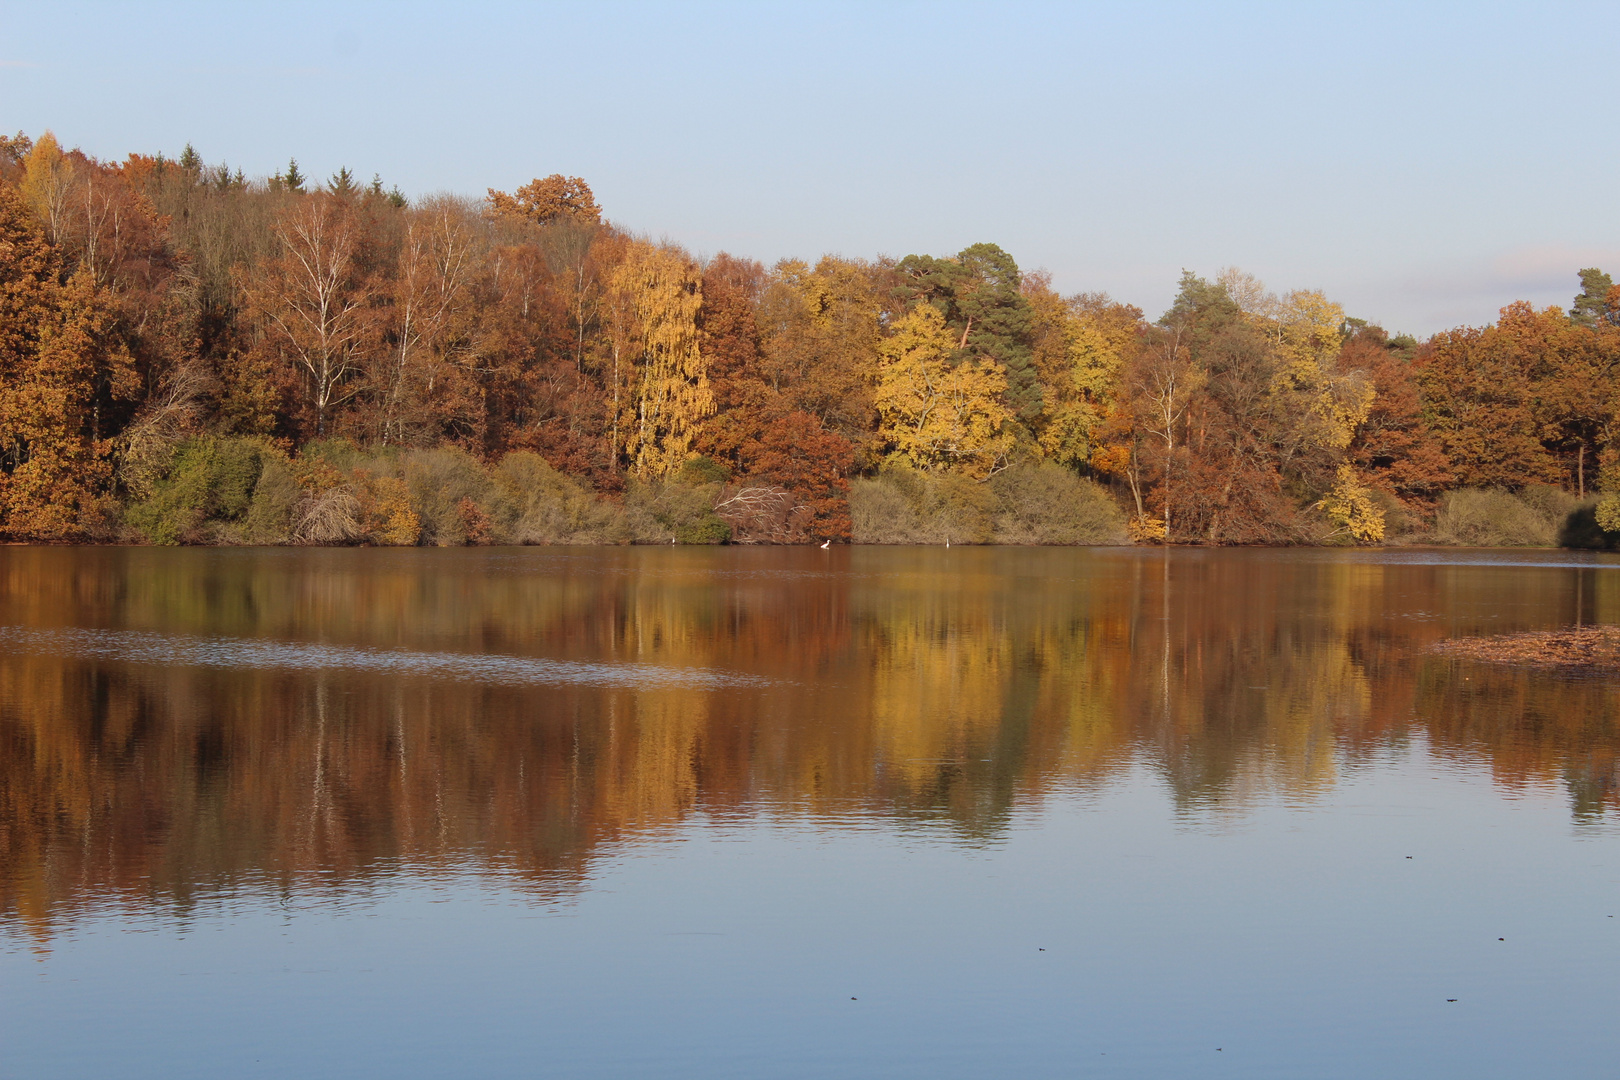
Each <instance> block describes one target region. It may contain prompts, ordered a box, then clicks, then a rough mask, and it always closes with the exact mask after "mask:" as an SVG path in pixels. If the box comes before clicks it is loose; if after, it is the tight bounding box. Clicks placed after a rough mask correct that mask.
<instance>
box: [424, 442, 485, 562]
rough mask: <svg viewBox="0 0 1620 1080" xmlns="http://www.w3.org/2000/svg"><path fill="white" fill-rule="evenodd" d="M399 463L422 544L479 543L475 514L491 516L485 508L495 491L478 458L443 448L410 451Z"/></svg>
mask: <svg viewBox="0 0 1620 1080" xmlns="http://www.w3.org/2000/svg"><path fill="white" fill-rule="evenodd" d="M401 460H402V462H403V465H404V472H405V483H406V486H407V487H408V488H409V489H410V493H411V509H413V510H415V511H416V514H417V516H418V517H419V518H420V519H421V523H422V543H424V544H430V545H436V546H438V547H456V546H459V545H461V544H466V543H469V542H476V541H478V540H480V539H481V538H480V537H479V536H478V535H477V533H478V527H479V517H478V515H479V514H482V515H486V516H489V517H493V516H494V515H490V514H489V512H488V509H486V508H487V507H489V506H490V504H491V502H492V497H493V496H494V495H495V493H496V492H495V485H494V483H493V482H492V481H491V480H490V478H489V474H488V473H486V472H485V471H484V467H483V466H482V465H481V464H479V462H478V459H477V458H475V457H473V456H472V455H471V454H469V453H467V452H466V451H465V450H461V449H458V448H456V447H444V448H442V449H438V450H412V451H410V452H409V453H406V454H403V455H401ZM468 504H470V506H471V511H476V513H473V512H471V511H470V510H469V505H468Z"/></svg>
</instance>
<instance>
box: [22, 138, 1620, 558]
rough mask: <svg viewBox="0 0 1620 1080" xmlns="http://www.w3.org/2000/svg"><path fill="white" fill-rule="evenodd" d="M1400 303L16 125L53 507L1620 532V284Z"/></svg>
mask: <svg viewBox="0 0 1620 1080" xmlns="http://www.w3.org/2000/svg"><path fill="white" fill-rule="evenodd" d="M1571 282H1572V288H1573V289H1575V290H1576V291H1577V295H1576V296H1575V297H1574V299H1573V301H1572V303H1571V305H1570V308H1569V309H1568V310H1567V311H1565V310H1562V309H1559V308H1547V309H1545V310H1536V309H1535V308H1533V307H1532V306H1530V305H1528V304H1525V303H1512V304H1509V305H1508V306H1506V307H1504V308H1503V309H1502V311H1501V315H1500V318H1499V319H1498V321H1497V322H1496V323H1494V324H1492V325H1489V326H1484V327H1461V328H1457V329H1454V330H1450V331H1446V332H1443V333H1440V334H1437V335H1435V336H1433V337H1432V338H1430V339H1429V340H1427V341H1418V340H1415V339H1413V338H1411V337H1409V336H1404V335H1398V336H1391V335H1390V334H1388V333H1387V332H1386V331H1385V330H1383V329H1381V328H1380V327H1378V326H1376V325H1372V324H1370V323H1368V322H1367V321H1365V320H1362V319H1358V318H1354V317H1352V316H1351V315H1350V314H1349V313H1347V312H1345V311H1344V310H1343V308H1342V307H1341V306H1340V305H1339V304H1337V303H1335V302H1334V301H1333V300H1332V299H1331V298H1330V297H1328V296H1326V295H1324V294H1323V293H1322V292H1320V291H1314V290H1310V289H1298V290H1294V291H1287V292H1273V291H1271V290H1269V289H1268V288H1267V287H1266V286H1265V285H1264V284H1263V283H1261V282H1260V281H1258V280H1256V279H1255V278H1254V277H1253V276H1251V275H1249V274H1246V273H1244V272H1242V271H1239V270H1235V269H1226V270H1222V271H1220V272H1219V273H1218V274H1216V275H1214V276H1213V277H1209V278H1205V277H1201V276H1199V275H1197V274H1195V273H1192V272H1184V273H1183V275H1182V278H1181V281H1180V288H1179V293H1178V295H1177V296H1176V299H1175V302H1174V304H1173V305H1172V306H1171V308H1170V309H1169V310H1168V311H1166V312H1164V313H1162V314H1161V315H1158V316H1152V315H1150V314H1147V313H1144V312H1143V311H1142V310H1141V309H1139V308H1136V307H1133V306H1131V305H1129V304H1126V303H1122V302H1119V301H1116V300H1113V299H1111V298H1110V297H1108V296H1107V295H1103V294H1080V295H1075V296H1063V295H1061V294H1059V293H1058V292H1057V291H1056V290H1055V289H1054V288H1053V287H1052V283H1051V280H1050V278H1049V277H1048V276H1047V275H1046V274H1044V273H1042V272H1039V271H1036V272H1023V271H1021V270H1020V268H1019V267H1018V265H1017V263H1016V261H1015V260H1014V258H1013V256H1012V255H1011V254H1009V253H1008V252H1006V251H1004V250H1002V249H1001V248H1000V247H998V246H997V245H995V244H994V243H977V244H973V245H972V246H969V247H967V248H965V249H963V250H962V251H960V252H957V253H955V254H952V255H940V254H935V255H919V254H912V255H906V256H904V257H903V258H889V257H877V258H872V259H869V260H868V259H858V258H846V257H841V256H832V255H828V256H823V257H822V258H820V259H819V260H818V261H815V262H809V261H800V260H796V259H787V260H783V261H781V262H778V263H777V264H776V265H774V266H771V267H766V266H763V265H761V264H760V263H758V262H754V261H751V260H749V259H745V258H739V257H734V256H731V255H727V254H724V253H722V254H719V255H716V256H714V257H712V258H709V259H706V260H698V259H696V258H694V257H693V256H692V255H690V254H689V253H687V252H685V251H683V250H681V249H680V248H678V247H676V246H674V245H672V244H669V243H654V242H650V241H649V240H647V239H645V238H643V237H639V236H636V235H632V234H631V233H628V232H626V231H625V230H623V229H621V228H618V227H616V226H614V225H613V224H612V223H611V222H610V221H609V220H608V219H607V218H606V217H605V215H604V211H603V208H602V207H599V206H598V205H597V203H596V200H595V197H594V195H593V193H592V191H591V189H590V187H589V185H588V184H587V183H586V182H585V181H584V180H582V179H580V178H578V177H568V176H562V175H553V176H549V177H546V178H544V179H536V180H534V181H533V182H531V183H529V184H526V185H524V186H522V187H519V188H517V189H516V190H515V191H512V192H503V191H496V190H493V189H492V190H490V191H489V192H488V195H487V197H486V198H483V199H471V198H462V197H456V196H448V195H438V196H428V197H422V198H409V199H408V198H406V197H405V196H404V195H402V194H401V193H400V192H399V191H398V190H397V189H394V188H385V186H384V184H383V182H382V181H381V179H379V178H373V179H371V180H369V181H367V180H364V179H363V178H361V177H358V176H356V175H355V174H353V173H351V172H350V171H349V170H348V169H344V170H342V171H340V172H339V173H337V174H336V175H334V176H332V177H330V178H327V179H325V180H317V179H316V178H312V177H306V176H304V175H303V174H302V173H301V171H300V170H299V168H298V165H297V163H296V161H294V162H290V163H289V164H288V166H287V167H286V169H285V170H283V171H282V172H281V173H279V174H277V175H275V176H272V177H269V178H267V179H250V178H248V177H245V176H244V175H243V174H242V172H241V171H239V170H232V169H231V168H230V167H229V166H227V165H224V164H209V163H207V162H205V161H204V160H203V159H202V158H201V157H200V156H199V155H198V154H197V153H196V152H195V151H193V150H192V149H191V148H190V147H187V148H186V151H185V152H184V153H183V154H182V155H180V156H179V157H178V158H176V159H170V158H165V157H163V156H161V155H158V156H143V155H131V156H130V157H129V158H128V159H127V160H125V161H123V162H103V161H98V160H95V159H94V158H92V157H89V156H87V155H85V154H83V153H81V152H79V151H76V150H73V151H70V150H65V149H64V148H63V147H62V146H61V145H60V144H59V143H58V141H57V140H56V139H55V138H54V137H53V136H52V135H50V134H49V133H46V134H44V135H41V136H40V137H38V138H37V139H34V138H30V137H28V136H26V135H21V134H19V135H18V136H16V137H14V138H9V139H6V138H0V535H3V536H4V537H5V538H6V539H9V540H12V541H20V542H45V543H63V542H66V543H84V542H119V543H152V544H292V543H302V544H322V545H355V544H363V545H418V544H426V545H464V544H484V543H540V544H544V543H633V542H634V543H665V544H668V543H728V542H729V543H811V542H815V543H821V542H826V541H832V542H847V541H853V542H857V543H937V542H941V541H948V542H958V543H1026V544H1027V543H1035V544H1052V543H1056V544H1076V543H1080V544H1090V543H1122V542H1137V543H1156V542H1171V543H1200V544H1376V543H1387V542H1422V543H1435V542H1440V543H1461V544H1530V545H1535V544H1541V545H1548V544H1568V545H1581V546H1608V545H1609V541H1610V538H1611V537H1613V536H1616V535H1620V440H1617V439H1616V435H1617V433H1620V429H1617V424H1616V421H1617V419H1620V394H1617V392H1616V391H1617V388H1620V383H1617V376H1620V287H1616V286H1614V285H1613V283H1612V281H1611V279H1610V278H1609V276H1608V275H1607V274H1605V273H1603V272H1602V271H1601V270H1599V269H1596V268H1587V269H1582V270H1579V271H1578V272H1572V276H1571Z"/></svg>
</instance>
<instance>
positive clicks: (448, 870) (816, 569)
mask: <svg viewBox="0 0 1620 1080" xmlns="http://www.w3.org/2000/svg"><path fill="white" fill-rule="evenodd" d="M1594 622H1596V623H1610V622H1620V560H1616V559H1613V558H1610V557H1605V556H1577V555H1565V554H1558V553H1549V552H1534V553H1529V552H1525V553H1502V552H1490V553H1480V552H1473V553H1470V552H1461V553H1456V552H1453V553H1433V552H1396V553H1388V552H1376V553H1359V552H1325V551H1283V552H1277V551H1201V550H1189V551H1171V552H1168V553H1166V552H1162V551H1139V550H1096V551H1087V550H1040V549H1037V550H1016V549H976V548H952V549H949V550H944V549H917V548H912V549H848V548H845V549H840V550H833V551H820V550H798V549H774V550H759V549H754V550H748V549H701V550H699V549H673V550H671V549H623V548H616V549H577V550H535V549H528V550H499V549H484V550H447V551H290V550H260V551H255V550H225V551H208V550H168V551H166V550H142V549H133V550H122V549H89V550H73V549H28V548H4V549H0V1078H5V1080H34V1078H54V1077H91V1076H94V1077H142V1078H144V1077H154V1078H156V1077H162V1078H164V1080H174V1078H182V1077H287V1076H299V1077H327V1076H331V1077H390V1078H399V1077H485V1076H488V1077H509V1076H545V1077H604V1078H605V1077H678V1078H684V1077H703V1078H714V1077H806V1078H808V1077H818V1078H819V1077H866V1076H873V1077H877V1076H882V1077H927V1078H930V1080H940V1078H951V1077H990V1076H1008V1077H1020V1078H1029V1077H1075V1076H1097V1077H1113V1076H1118V1077H1138V1076H1143V1077H1181V1076H1192V1077H1244V1078H1250V1077H1369V1076H1379V1077H1425V1078H1431V1077H1451V1076H1456V1077H1469V1078H1480V1077H1526V1076H1538V1075H1539V1076H1548V1075H1566V1076H1597V1075H1612V1073H1613V1070H1614V1068H1615V1061H1616V1055H1617V1053H1620V1029H1617V1027H1616V1025H1615V1021H1614V1018H1615V1016H1616V1014H1617V1011H1620V977H1617V975H1620V917H1617V916H1620V832H1617V831H1616V827H1615V825H1616V822H1617V820H1620V818H1617V815H1620V786H1617V781H1620V774H1617V761H1620V759H1617V751H1620V710H1617V705H1620V694H1617V691H1620V685H1617V684H1616V683H1615V682H1613V681H1609V680H1605V679H1598V678H1572V677H1569V676H1559V675H1553V674H1546V673H1536V672H1526V671H1520V670H1513V669H1505V668H1494V667H1490V666H1485V665H1477V664H1470V663H1467V662H1462V661H1457V660H1453V659H1449V658H1443V657H1438V656H1435V655H1433V654H1431V653H1430V652H1429V651H1428V650H1429V647H1430V646H1431V645H1432V644H1433V643H1434V642H1436V641H1438V640H1440V639H1442V638H1445V637H1447V636H1452V635H1458V634H1480V633H1499V632H1503V631H1508V630H1516V629H1523V628H1540V627H1556V626H1565V625H1570V624H1574V623H1594ZM1452 999H1455V1000H1452Z"/></svg>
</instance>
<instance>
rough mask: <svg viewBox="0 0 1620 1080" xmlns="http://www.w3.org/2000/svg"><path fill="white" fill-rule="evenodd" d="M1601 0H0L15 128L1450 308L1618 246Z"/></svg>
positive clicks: (1067, 267)
mask: <svg viewBox="0 0 1620 1080" xmlns="http://www.w3.org/2000/svg"><path fill="white" fill-rule="evenodd" d="M1614 15H1615V8H1614V6H1613V5H1612V4H1555V3H1541V4H1535V5H1530V4H1491V3H1481V2H1476V3H1470V4H1449V3H1431V4H1378V3H1361V4H1310V3H1290V4H1151V3H1144V4H1123V3H1122V4H1115V5H1086V4H1078V3H1075V4H1036V3H1029V4H1000V5H981V4H948V3H931V4H912V3H888V4H884V3H865V4H850V5H843V4H836V3H820V2H818V3H814V4H811V3H799V4H767V3H755V4H697V3H694V4H652V3H625V4H612V3H594V4H589V5H582V4H581V5H576V4H500V3H490V4H474V3H462V4H454V5H451V4H443V5H426V4H406V3H392V4H386V5H366V4H346V3H330V2H329V3H320V4H309V5H302V6H301V5H297V4H275V5H248V4H221V3H211V4H158V3H149V4H139V5H137V4H111V3H103V4H73V3H61V2H58V3H51V4H44V3H37V2H36V3H15V2H9V0H0V128H3V129H5V130H7V131H17V130H22V131H25V132H28V133H29V134H31V135H37V134H39V132H41V131H42V130H44V129H45V128H47V127H48V128H51V129H52V130H54V131H55V132H56V133H57V135H58V137H59V138H61V139H62V141H63V142H64V143H67V144H69V145H77V146H79V147H82V148H83V149H84V150H85V151H86V152H88V153H90V154H93V155H96V156H98V157H102V158H120V157H122V156H123V155H124V154H126V153H128V152H130V151H144V152H156V151H164V152H166V153H169V154H174V153H177V152H178V151H179V150H180V149H181V148H182V147H183V146H184V145H185V144H186V143H187V142H188V141H189V142H191V143H193V144H194V145H195V146H196V148H197V149H198V151H199V152H200V153H202V154H203V156H204V157H205V158H206V159H207V160H209V161H210V162H217V161H220V160H224V161H228V162H229V163H230V164H231V165H233V166H240V167H241V168H243V169H244V170H245V171H246V172H247V173H249V174H250V175H264V174H268V173H271V172H274V171H276V170H278V169H280V168H281V167H282V166H283V165H284V164H285V163H286V161H287V159H288V157H290V156H294V155H296V156H297V158H298V160H299V163H300V165H301V166H302V167H303V168H304V171H306V172H307V173H310V174H312V175H315V176H318V177H324V176H326V175H328V174H330V173H332V172H334V171H336V170H337V168H338V167H339V166H343V165H347V166H349V167H351V168H353V169H354V170H355V171H356V172H358V173H360V174H361V175H363V176H365V177H370V176H371V175H372V174H373V173H380V174H381V175H382V176H383V179H384V181H385V182H386V183H390V184H393V183H397V184H398V185H399V186H400V187H401V188H402V189H403V190H404V191H405V192H406V193H407V194H412V195H415V194H425V193H428V192H433V191H440V190H446V191H452V192H458V193H462V194H470V195H481V194H482V193H483V191H484V189H485V188H487V187H490V186H494V187H498V188H507V189H510V188H511V187H513V186H515V185H518V184H521V183H523V182H524V181H526V180H527V179H529V178H531V177H533V176H538V175H546V174H548V173H553V172H563V173H568V174H574V175H580V176H583V177H585V178H586V179H587V180H588V181H589V182H590V183H591V185H592V187H593V188H594V189H595V191H596V193H597V198H598V201H599V202H600V203H601V204H602V205H603V206H604V207H605V209H606V211H607V214H608V216H609V217H611V218H612V219H613V220H614V221H616V222H617V223H619V224H621V225H623V226H625V227H627V228H629V229H632V230H634V231H637V232H641V233H646V234H649V235H651V236H653V237H654V238H660V237H663V238H668V239H670V240H674V241H677V242H679V243H681V244H683V245H685V246H686V247H688V248H689V249H690V250H692V251H693V252H694V253H696V254H699V255H712V254H714V253H715V252H718V251H722V250H726V251H731V252H733V253H736V254H742V255H748V256H752V257H755V258H758V259H761V260H763V261H765V262H767V263H770V262H772V261H774V260H776V259H777V258H781V257H784V256H790V255H797V256H804V257H814V256H816V255H818V254H821V253H822V252H837V253H841V254H844V255H852V256H874V255H879V254H887V255H893V256H901V255H905V254H908V253H910V252H926V253H930V254H950V253H952V252H955V251H957V250H959V249H960V248H962V247H965V246H966V245H968V244H971V243H975V242H977V241H981V240H989V241H994V242H996V243H999V244H1001V245H1002V246H1003V247H1004V248H1006V249H1007V250H1008V251H1010V252H1012V253H1013V255H1014V256H1015V257H1016V258H1017V259H1018V261H1019V264H1020V265H1021V266H1023V267H1024V268H1025V269H1034V268H1040V267H1044V268H1046V269H1048V270H1050V271H1051V272H1052V274H1053V277H1054V281H1055V284H1056V285H1057V286H1058V287H1059V288H1060V289H1062V290H1063V291H1065V292H1074V291H1081V290H1105V291H1107V292H1109V293H1112V294H1113V295H1114V296H1115V297H1116V298H1118V299H1121V300H1125V301H1129V302H1131V303H1135V304H1138V305H1140V306H1142V307H1143V308H1145V309H1146V310H1147V311H1148V312H1149V314H1150V315H1155V316H1156V315H1157V314H1158V313H1159V312H1160V311H1162V310H1163V309H1164V307H1165V306H1167V304H1168V303H1169V300H1170V298H1171V296H1172V294H1173V292H1174V289H1175V283H1176V279H1177V277H1178V276H1179V274H1180V271H1181V269H1182V268H1183V267H1186V268H1188V269H1192V270H1194V271H1197V272H1199V273H1203V274H1206V275H1212V274H1214V273H1215V272H1217V271H1218V270H1219V269H1220V268H1221V267H1223V266H1228V265H1235V266H1239V267H1242V268H1243V269H1245V270H1248V271H1250V272H1251V273H1254V274H1256V275H1257V276H1259V277H1260V278H1262V279H1263V280H1265V281H1266V282H1267V284H1269V285H1271V286H1272V287H1273V288H1276V289H1288V288H1321V289H1324V290H1326V291H1327V292H1328V293H1329V295H1331V296H1332V297H1334V298H1335V299H1338V300H1339V301H1341V302H1342V303H1343V304H1344V305H1345V306H1346V308H1347V309H1348V310H1349V311H1350V312H1351V313H1352V314H1356V315H1360V316H1363V317H1366V318H1370V319H1373V320H1375V321H1378V322H1381V323H1383V324H1384V325H1385V326H1387V327H1388V328H1389V329H1391V330H1406V331H1410V332H1413V333H1419V334H1427V333H1431V332H1433V331H1435V330H1439V329H1443V328H1445V327H1448V326H1453V325H1458V324H1463V323H1468V324H1479V323H1484V322H1487V321H1490V320H1491V319H1493V318H1494V317H1495V313H1496V310H1497V309H1498V308H1499V307H1501V306H1502V305H1503V304H1505V303H1507V302H1508V301H1510V300H1514V299H1527V300H1531V301H1534V302H1536V303H1537V304H1552V303H1556V304H1568V302H1569V299H1570V297H1571V296H1572V295H1573V294H1574V293H1575V291H1576V277H1575V271H1576V270H1577V269H1578V268H1580V267H1582V266H1588V265H1594V264H1595V265H1599V266H1603V267H1604V268H1605V269H1609V270H1611V272H1614V273H1616V275H1617V276H1620V224H1617V220H1620V218H1617V215H1616V214H1615V213H1614V212H1613V208H1612V201H1613V194H1612V189H1613V184H1614V180H1615V177H1616V174H1617V168H1616V167H1617V165H1620V135H1617V134H1616V132H1615V128H1614V124H1613V121H1612V116H1611V112H1612V100H1613V97H1614V86H1613V75H1612V72H1613V70H1614V60H1613V56H1614V54H1613V45H1612V37H1613V35H1612V25H1613V19H1614Z"/></svg>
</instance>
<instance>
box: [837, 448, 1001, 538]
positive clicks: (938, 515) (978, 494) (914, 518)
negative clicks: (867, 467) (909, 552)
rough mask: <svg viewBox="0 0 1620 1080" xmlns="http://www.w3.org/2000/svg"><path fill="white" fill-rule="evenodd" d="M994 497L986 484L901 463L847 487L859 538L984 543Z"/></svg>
mask: <svg viewBox="0 0 1620 1080" xmlns="http://www.w3.org/2000/svg"><path fill="white" fill-rule="evenodd" d="M996 509H997V499H996V494H995V492H994V490H992V489H991V487H990V486H989V485H988V484H985V483H980V482H979V481H977V480H973V479H970V478H969V477H966V476H959V475H957V474H955V473H935V472H923V471H921V470H919V469H915V468H912V467H911V466H910V465H905V464H891V465H888V466H886V467H885V468H884V469H883V471H882V472H880V473H879V474H878V475H877V476H875V477H872V478H871V479H867V480H857V481H855V482H854V483H852V484H851V485H850V488H849V512H850V522H851V533H852V536H853V539H854V541H855V542H856V543H857V544H943V543H947V542H949V543H952V544H984V543H989V542H990V541H991V540H992V539H993V538H994V536H995V514H996Z"/></svg>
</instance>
